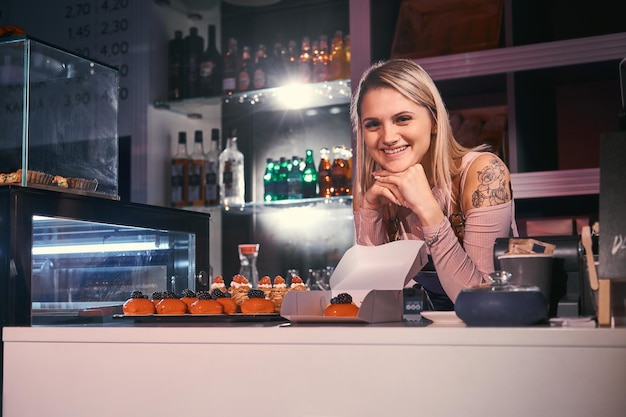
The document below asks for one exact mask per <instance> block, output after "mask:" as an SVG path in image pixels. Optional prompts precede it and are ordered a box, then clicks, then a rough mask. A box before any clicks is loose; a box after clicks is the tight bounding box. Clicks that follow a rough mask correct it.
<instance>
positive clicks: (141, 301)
mask: <svg viewBox="0 0 626 417" xmlns="http://www.w3.org/2000/svg"><path fill="white" fill-rule="evenodd" d="M122 311H123V312H124V314H126V315H129V316H138V315H146V314H154V304H152V301H150V300H148V297H146V296H145V295H143V293H142V292H141V291H133V292H132V293H131V294H130V298H129V299H128V300H126V302H124V304H123V305H122Z"/></svg>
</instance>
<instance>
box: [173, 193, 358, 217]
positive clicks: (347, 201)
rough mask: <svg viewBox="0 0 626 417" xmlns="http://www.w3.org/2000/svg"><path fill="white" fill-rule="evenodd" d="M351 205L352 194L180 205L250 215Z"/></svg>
mask: <svg viewBox="0 0 626 417" xmlns="http://www.w3.org/2000/svg"><path fill="white" fill-rule="evenodd" d="M351 205H352V196H351V195H345V196H336V197H315V198H299V199H287V200H277V201H255V202H251V201H250V202H246V203H245V204H244V205H243V206H238V207H228V208H225V207H223V206H186V207H181V208H182V209H184V210H190V211H198V212H202V213H208V212H210V211H211V210H212V209H214V208H215V207H222V212H223V213H225V214H226V213H227V214H232V215H250V214H260V213H264V212H267V211H270V210H280V209H293V208H320V209H332V208H341V207H346V206H351Z"/></svg>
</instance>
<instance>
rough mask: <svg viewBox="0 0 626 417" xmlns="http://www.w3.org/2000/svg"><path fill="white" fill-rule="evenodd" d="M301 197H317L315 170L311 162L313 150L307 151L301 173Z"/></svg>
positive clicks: (313, 162) (312, 161)
mask: <svg viewBox="0 0 626 417" xmlns="http://www.w3.org/2000/svg"><path fill="white" fill-rule="evenodd" d="M302 197H303V198H313V197H317V169H315V161H314V160H313V150H312V149H307V150H306V156H305V158H304V170H303V171H302Z"/></svg>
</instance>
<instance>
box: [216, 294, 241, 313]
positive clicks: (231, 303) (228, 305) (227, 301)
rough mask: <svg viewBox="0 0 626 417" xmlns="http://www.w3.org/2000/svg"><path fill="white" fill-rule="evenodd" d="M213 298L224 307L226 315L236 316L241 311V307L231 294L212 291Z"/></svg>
mask: <svg viewBox="0 0 626 417" xmlns="http://www.w3.org/2000/svg"><path fill="white" fill-rule="evenodd" d="M211 297H213V299H214V300H215V301H217V302H218V303H220V304H221V305H222V307H224V313H226V314H235V313H236V312H237V310H238V309H239V306H238V305H237V303H236V302H235V300H233V299H232V298H231V296H230V294H229V293H227V292H222V291H221V290H220V289H218V288H216V289H214V290H213V291H211Z"/></svg>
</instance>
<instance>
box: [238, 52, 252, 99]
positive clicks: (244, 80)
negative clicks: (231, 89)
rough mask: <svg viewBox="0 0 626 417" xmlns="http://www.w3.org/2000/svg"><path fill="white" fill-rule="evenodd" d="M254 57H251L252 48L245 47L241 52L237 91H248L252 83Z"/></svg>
mask: <svg viewBox="0 0 626 417" xmlns="http://www.w3.org/2000/svg"><path fill="white" fill-rule="evenodd" d="M251 72H252V56H251V55H250V47H249V46H244V47H243V50H242V52H241V61H240V62H239V73H238V74H237V90H238V91H248V90H250V86H251V83H252V76H251Z"/></svg>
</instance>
